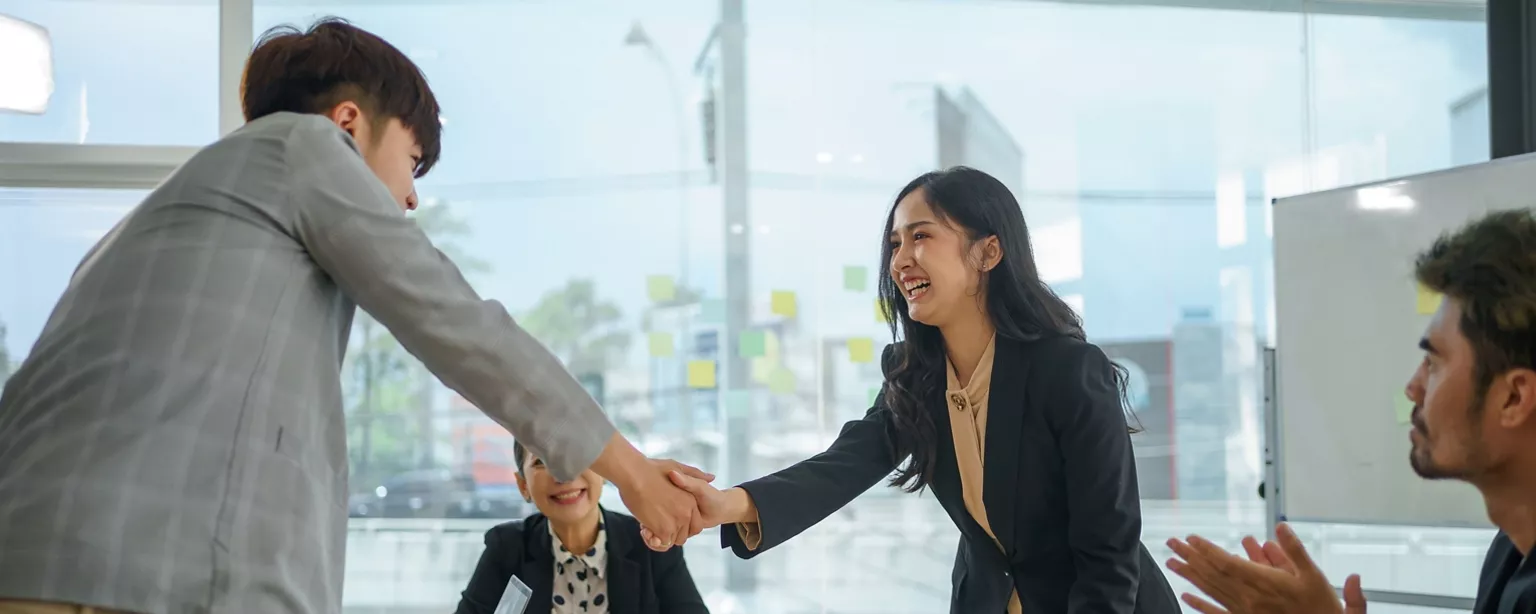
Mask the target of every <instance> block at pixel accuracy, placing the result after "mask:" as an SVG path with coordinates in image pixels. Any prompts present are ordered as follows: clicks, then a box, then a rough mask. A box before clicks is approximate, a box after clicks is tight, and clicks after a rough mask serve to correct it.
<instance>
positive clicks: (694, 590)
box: [651, 548, 709, 614]
mask: <svg viewBox="0 0 1536 614" xmlns="http://www.w3.org/2000/svg"><path fill="white" fill-rule="evenodd" d="M651 557H652V563H651V565H652V569H653V570H654V571H653V573H654V574H655V575H654V578H655V580H654V582H655V586H654V588H655V589H656V602H657V604H658V605H660V606H661V611H662V612H666V613H667V614H674V613H675V614H709V607H707V606H705V605H704V598H703V597H700V596H699V587H698V586H696V585H694V583H693V574H691V573H689V572H688V561H687V560H686V559H684V558H683V549H682V548H673V549H671V550H668V551H666V552H655V553H652V555H651Z"/></svg>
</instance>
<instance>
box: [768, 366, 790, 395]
mask: <svg viewBox="0 0 1536 614" xmlns="http://www.w3.org/2000/svg"><path fill="white" fill-rule="evenodd" d="M768 390H770V391H772V392H773V393H774V394H790V393H792V392H794V391H795V372H794V371H790V370H789V369H786V368H784V367H779V368H777V369H774V371H773V375H770V376H768Z"/></svg>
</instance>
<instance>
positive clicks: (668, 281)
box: [645, 275, 677, 303]
mask: <svg viewBox="0 0 1536 614" xmlns="http://www.w3.org/2000/svg"><path fill="white" fill-rule="evenodd" d="M645 288H646V294H648V295H650V297H651V300H652V301H654V302H657V303H665V302H667V301H670V300H672V299H674V298H677V282H675V281H673V280H672V276H671V275H652V276H650V277H647V278H645Z"/></svg>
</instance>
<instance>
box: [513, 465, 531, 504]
mask: <svg viewBox="0 0 1536 614" xmlns="http://www.w3.org/2000/svg"><path fill="white" fill-rule="evenodd" d="M513 477H515V478H516V479H517V492H520V493H523V500H524V501H527V502H529V503H533V495H531V494H529V493H528V479H527V478H524V477H523V472H521V471H519V472H517V473H516V474H515V475H514V476H513Z"/></svg>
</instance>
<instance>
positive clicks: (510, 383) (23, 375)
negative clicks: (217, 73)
mask: <svg viewBox="0 0 1536 614" xmlns="http://www.w3.org/2000/svg"><path fill="white" fill-rule="evenodd" d="M241 95H242V102H243V104H244V110H245V113H246V117H247V118H248V119H249V120H250V121H249V123H247V124H246V125H245V126H244V127H242V128H241V129H239V130H237V131H235V132H234V133H233V134H231V135H229V136H228V137H225V138H224V139H222V140H220V141H219V142H217V143H214V144H213V145H210V146H209V147H207V148H206V149H204V150H202V151H201V152H199V153H197V154H196V155H194V156H193V157H192V158H191V160H189V161H188V162H187V163H186V164H185V165H184V166H183V167H182V168H180V169H179V170H177V171H176V172H175V173H174V174H173V175H171V177H169V178H168V179H167V180H166V181H165V183H164V184H162V185H161V186H160V187H159V188H158V189H156V190H155V191H154V192H153V193H151V194H150V195H149V196H148V197H147V198H146V199H145V200H144V202H143V203H142V204H141V205H139V206H138V207H137V208H136V209H134V210H133V211H132V212H131V213H129V214H128V215H127V217H126V218H125V219H124V220H123V221H122V222H121V223H119V224H118V225H117V226H116V227H115V228H113V229H112V230H111V232H109V233H108V234H107V236H106V237H105V238H103V239H102V240H101V242H100V243H98V244H97V245H96V246H95V248H93V249H92V250H91V252H90V253H89V255H87V257H86V258H85V260H84V261H83V262H81V263H80V266H79V268H78V270H77V271H76V272H75V274H74V276H73V277H72V278H71V279H70V282H69V285H68V287H67V289H66V290H65V292H64V295H63V297H61V298H60V299H59V302H58V305H57V306H56V307H55V308H54V311H53V313H52V315H51V317H50V318H49V319H48V323H47V325H46V326H45V327H44V329H43V332H42V335H41V337H40V338H39V339H38V341H37V344H36V345H35V346H34V347H33V348H32V351H31V353H30V355H29V356H28V357H27V359H26V360H25V361H24V362H23V363H22V364H21V366H20V368H19V369H18V370H17V372H16V373H15V374H14V375H13V376H12V377H11V379H10V380H9V381H8V382H7V384H6V386H5V389H4V393H3V395H0V614H14V613H38V612H85V611H121V612H138V613H143V614H168V613H182V612H230V613H240V614H244V613H250V614H265V613H269V612H295V613H305V614H320V613H335V612H339V611H340V610H341V583H342V572H343V562H344V561H343V558H344V552H345V545H346V528H347V527H346V523H347V513H346V501H347V451H346V436H345V429H344V425H343V413H342V400H341V390H340V369H341V362H342V358H343V356H344V355H345V353H346V346H347V339H348V333H349V329H350V327H351V322H352V316H353V313H354V311H355V308H356V307H358V306H360V307H362V308H363V309H366V310H367V311H368V312H369V313H370V314H372V315H373V316H374V317H376V318H377V319H378V320H379V321H380V322H381V323H383V324H384V325H385V326H386V327H388V328H389V330H390V331H391V332H392V333H393V334H394V335H395V337H396V338H397V339H399V340H400V342H401V344H403V345H404V346H405V347H406V349H408V350H410V352H411V353H412V354H414V355H415V356H416V357H417V358H419V359H421V361H422V362H423V363H424V364H425V365H426V366H427V367H428V368H429V369H431V370H432V372H433V373H434V374H436V375H437V376H438V377H439V378H440V379H441V380H442V381H443V383H445V384H446V385H448V386H449V387H451V388H453V389H454V390H456V391H458V392H459V393H460V394H461V395H463V396H464V397H465V398H466V399H468V400H469V401H471V402H472V403H474V404H475V405H476V406H477V407H479V408H480V409H482V410H483V411H485V412H486V413H487V414H488V415H490V416H491V417H492V418H493V419H495V420H496V421H497V422H499V423H501V424H502V425H503V426H505V427H506V428H507V429H508V430H510V431H512V433H513V434H515V435H516V436H517V437H518V438H519V439H520V440H521V441H522V442H523V443H524V444H526V446H527V447H528V448H529V449H531V450H533V451H534V452H535V453H536V454H538V456H539V457H540V458H541V459H543V460H544V461H545V463H546V465H547V466H548V467H549V469H550V471H552V472H553V473H554V474H555V475H556V476H557V477H559V478H562V479H571V478H573V477H575V476H576V475H578V474H580V473H581V472H582V471H584V470H586V469H587V468H589V467H590V468H592V469H594V470H596V471H597V472H598V473H599V474H602V475H603V476H604V477H606V478H608V479H610V480H612V481H614V482H615V483H616V484H617V485H618V487H619V489H620V491H621V494H622V495H623V496H624V501H625V504H626V505H627V506H628V507H629V508H630V511H631V512H632V513H633V514H634V515H635V516H636V517H638V518H640V520H641V521H642V522H643V523H645V524H646V525H647V526H648V527H650V528H652V529H653V530H654V531H659V534H660V535H661V536H662V537H660V538H658V539H657V540H656V541H655V542H653V543H651V544H650V545H651V546H652V547H653V548H658V549H665V548H667V547H670V546H671V545H672V544H673V543H681V541H682V540H684V539H686V538H687V536H689V535H691V534H694V533H697V531H698V529H699V526H698V517H697V509H696V507H695V504H694V501H693V499H692V498H691V497H690V496H689V495H687V494H686V493H684V492H683V491H681V490H678V489H676V488H675V487H673V486H672V485H671V484H670V483H669V482H668V481H667V479H666V477H667V474H668V472H669V471H673V470H679V471H685V472H694V473H696V472H697V470H692V469H691V468H687V467H683V466H681V465H678V464H676V463H671V462H670V461H651V460H649V459H646V458H645V457H644V456H643V455H642V454H641V453H640V452H638V451H637V450H635V448H634V447H633V446H631V445H630V444H629V443H628V442H627V441H625V440H624V438H623V437H621V436H619V435H618V434H617V432H616V431H615V430H614V428H613V426H612V425H611V424H610V423H609V421H608V419H607V418H606V417H605V416H604V414H603V412H602V410H601V409H600V408H599V407H598V406H597V404H596V403H594V402H593V400H592V399H591V397H589V396H588V395H587V394H586V392H585V390H584V389H583V388H582V387H581V386H580V385H579V384H577V382H576V381H575V380H574V379H573V378H572V377H571V376H570V375H569V374H568V373H567V372H566V371H565V369H564V368H563V367H562V366H561V364H560V363H559V361H558V360H556V359H555V358H554V357H553V356H552V355H550V354H549V352H547V351H546V350H545V349H544V348H543V346H541V345H540V344H539V343H538V341H536V340H534V339H533V337H531V336H529V335H528V333H526V332H525V331H523V330H522V329H521V328H519V327H518V326H517V324H515V323H514V322H513V321H512V318H511V317H509V316H508V315H507V312H506V310H505V309H504V308H503V307H502V306H501V305H500V304H498V303H497V302H495V301H490V300H485V299H482V298H480V297H479V296H478V295H477V294H476V293H475V291H474V290H473V289H472V288H471V287H470V286H469V284H467V283H466V282H465V280H464V278H463V276H462V275H460V273H459V270H458V268H457V267H455V266H454V265H453V263H452V262H450V261H449V260H448V259H447V258H446V257H444V256H443V254H442V253H441V252H439V251H438V250H436V249H435V248H433V246H432V244H431V242H430V241H429V240H428V239H427V237H426V236H425V235H424V234H423V233H422V232H421V230H420V229H418V228H417V227H416V225H415V224H414V223H413V222H412V221H411V220H410V219H409V218H408V217H406V214H405V210H406V209H410V208H414V206H415V202H416V196H415V192H414V179H415V178H416V177H418V176H420V175H422V174H424V173H426V172H427V171H428V170H429V169H430V168H431V167H432V165H433V164H434V163H435V162H436V161H437V158H438V153H439V151H440V146H439V136H440V131H441V125H440V123H439V120H438V105H437V102H436V100H435V98H434V97H433V95H432V92H431V89H430V88H428V87H427V84H426V80H425V79H424V78H423V77H422V75H421V72H420V71H419V70H418V69H417V68H416V66H415V65H413V64H412V63H411V62H410V60H409V59H407V58H406V57H405V56H404V55H403V54H401V53H400V52H399V51H398V50H396V49H395V48H394V47H392V46H390V45H389V44H388V43H386V42H384V41H383V40H382V39H379V38H378V37H376V36H373V35H372V34H369V33H367V32H364V31H362V30H360V29H357V28H355V27H353V26H350V25H348V24H346V23H344V22H340V21H336V20H327V21H322V22H321V23H318V24H316V25H315V26H314V27H312V28H310V29H309V30H307V31H304V32H300V31H297V30H292V29H289V30H282V31H275V32H272V33H269V34H268V35H267V36H265V37H263V39H262V41H261V42H260V43H259V44H258V45H257V48H256V50H255V51H254V52H253V53H252V56H251V58H250V60H249V62H248V64H247V67H246V75H245V79H244V83H243V85H242V93H241ZM530 264H532V263H530Z"/></svg>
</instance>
